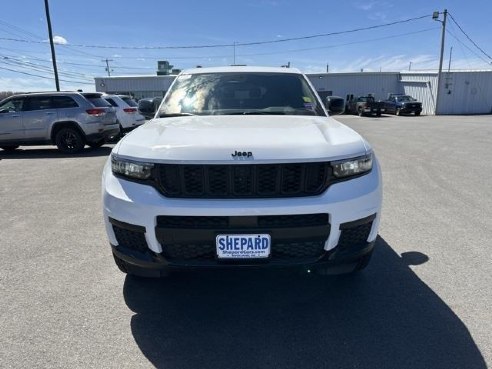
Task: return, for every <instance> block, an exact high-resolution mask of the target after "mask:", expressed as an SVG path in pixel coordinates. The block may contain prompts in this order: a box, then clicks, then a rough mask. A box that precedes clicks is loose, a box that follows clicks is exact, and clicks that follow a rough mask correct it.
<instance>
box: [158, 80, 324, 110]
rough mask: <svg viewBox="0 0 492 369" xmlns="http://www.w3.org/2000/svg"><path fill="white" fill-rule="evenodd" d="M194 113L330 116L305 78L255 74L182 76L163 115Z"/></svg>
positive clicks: (168, 97) (175, 85)
mask: <svg viewBox="0 0 492 369" xmlns="http://www.w3.org/2000/svg"><path fill="white" fill-rule="evenodd" d="M190 114H198V115H233V114H234V115H235V114H285V115H322V116H325V115H326V114H325V112H324V111H323V109H322V108H321V106H320V104H319V103H318V100H317V99H316V97H315V95H314V93H313V91H312V90H311V88H310V86H309V85H308V83H307V82H306V80H305V79H304V78H303V76H302V75H299V74H294V73H253V72H246V73H204V74H182V75H180V76H179V77H178V78H177V80H176V82H175V83H174V84H173V86H172V87H171V90H170V91H169V93H168V94H167V95H166V98H165V100H164V102H163V104H162V106H161V108H160V110H159V116H161V117H166V116H179V115H190Z"/></svg>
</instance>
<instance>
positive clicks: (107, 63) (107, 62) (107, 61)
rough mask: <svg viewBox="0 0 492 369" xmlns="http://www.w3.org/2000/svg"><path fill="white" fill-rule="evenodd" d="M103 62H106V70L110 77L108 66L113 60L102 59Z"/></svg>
mask: <svg viewBox="0 0 492 369" xmlns="http://www.w3.org/2000/svg"><path fill="white" fill-rule="evenodd" d="M102 61H103V62H106V72H108V77H111V68H109V62H110V61H113V59H108V58H106V59H103V60H102Z"/></svg>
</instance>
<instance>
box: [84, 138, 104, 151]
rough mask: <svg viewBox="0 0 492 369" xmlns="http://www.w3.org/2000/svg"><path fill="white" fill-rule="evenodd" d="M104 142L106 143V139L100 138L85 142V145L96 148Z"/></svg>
mask: <svg viewBox="0 0 492 369" xmlns="http://www.w3.org/2000/svg"><path fill="white" fill-rule="evenodd" d="M105 143H106V140H105V139H102V140H99V141H96V142H87V145H89V147H91V148H93V149H97V148H99V147H101V146H102V145H104V144H105Z"/></svg>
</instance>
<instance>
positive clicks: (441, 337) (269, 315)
mask: <svg viewBox="0 0 492 369" xmlns="http://www.w3.org/2000/svg"><path fill="white" fill-rule="evenodd" d="M427 260H428V258H427V257H426V256H425V255H423V254H421V253H417V252H409V253H405V254H403V255H402V256H401V257H400V256H399V255H398V254H396V253H395V252H394V251H393V249H392V248H391V247H390V245H388V244H387V243H386V242H385V241H384V240H383V239H382V238H378V241H377V245H376V252H375V254H374V256H373V259H372V261H371V263H370V265H369V267H368V268H367V270H365V271H364V272H363V273H361V274H359V275H357V276H351V277H350V276H349V277H347V276H345V277H341V276H331V277H323V276H318V275H315V274H313V273H298V272H292V271H290V272H288V271H278V270H264V271H258V270H256V271H252V270H247V271H212V272H188V273H179V274H178V273H176V274H173V275H171V276H170V277H168V278H166V279H162V280H151V279H150V280H146V279H140V278H135V277H131V276H127V277H126V280H125V284H124V288H123V295H124V298H125V301H126V303H127V305H128V307H129V308H130V309H131V310H133V311H134V312H135V315H133V317H132V319H131V330H132V333H133V336H134V338H135V341H136V343H137V344H138V346H139V348H140V349H141V350H142V352H143V354H144V355H145V356H146V357H147V359H148V360H150V362H151V363H152V364H153V365H154V366H156V367H157V368H190V369H196V368H213V369H218V368H269V369H271V368H295V369H300V368H309V369H313V368H371V369H372V368H373V369H384V368H388V369H390V368H391V369H393V368H399V369H402V368H412V369H419V368H421V369H430V368H432V369H436V368H443V369H451V368H463V369H464V368H466V369H485V368H486V364H485V362H484V359H483V357H482V355H481V353H480V351H479V349H478V347H477V346H476V344H475V342H474V341H473V339H472V337H471V335H470V333H469V332H468V329H467V328H466V326H465V325H464V324H463V322H462V321H461V320H460V319H459V318H458V317H457V316H456V315H455V314H454V313H453V311H452V310H451V309H450V308H449V307H448V306H447V305H446V303H445V302H444V301H443V300H441V299H440V298H439V296H437V295H436V294H435V293H434V292H433V291H432V290H431V289H430V288H429V287H428V286H427V285H426V284H425V283H424V282H422V281H421V280H420V279H419V278H418V277H417V275H416V274H415V273H414V272H413V271H412V270H411V268H410V267H409V265H412V264H421V263H424V262H426V261H427ZM435 262H438V261H435ZM122 349H124V348H122Z"/></svg>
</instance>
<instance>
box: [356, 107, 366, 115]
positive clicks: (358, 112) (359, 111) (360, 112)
mask: <svg viewBox="0 0 492 369" xmlns="http://www.w3.org/2000/svg"><path fill="white" fill-rule="evenodd" d="M357 114H358V115H359V117H362V116H363V115H364V112H363V111H362V108H359V109H358V110H357Z"/></svg>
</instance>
